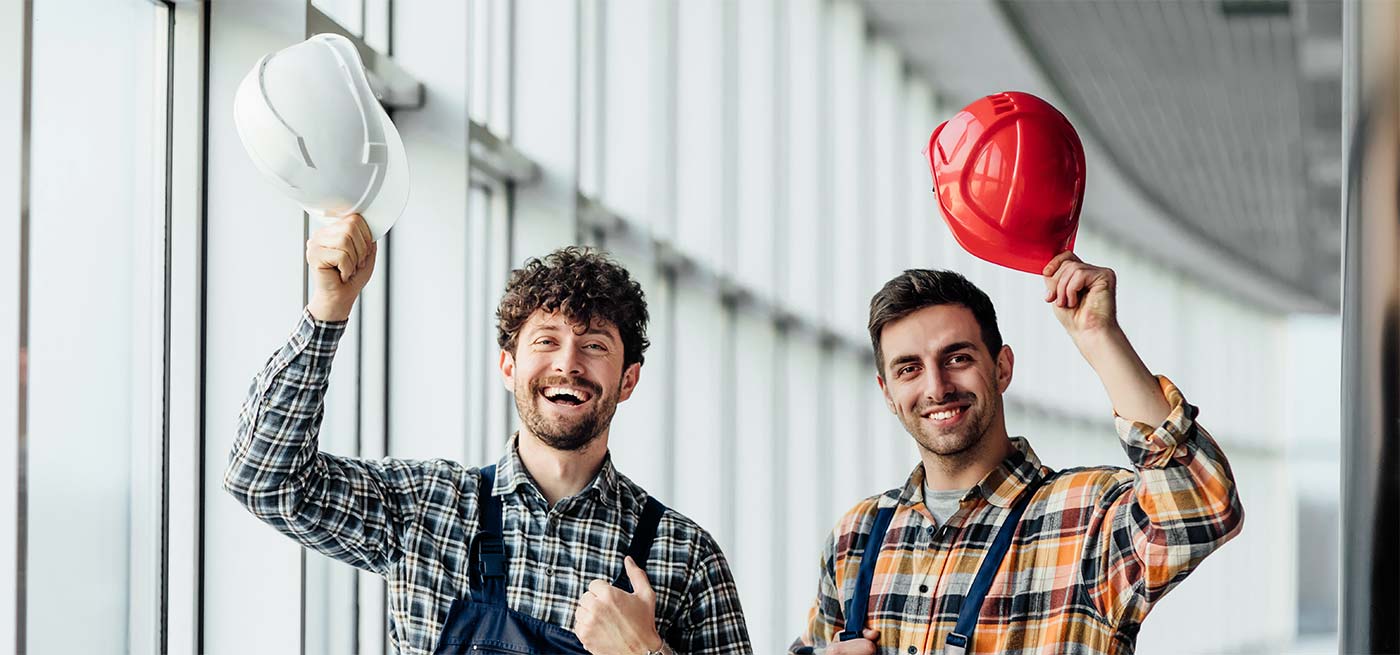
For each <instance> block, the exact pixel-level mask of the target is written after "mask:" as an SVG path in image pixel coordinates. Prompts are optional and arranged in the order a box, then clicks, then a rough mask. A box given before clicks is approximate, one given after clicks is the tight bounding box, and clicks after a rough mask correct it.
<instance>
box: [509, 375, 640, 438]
mask: <svg viewBox="0 0 1400 655" xmlns="http://www.w3.org/2000/svg"><path fill="white" fill-rule="evenodd" d="M556 385H557V386H574V387H579V388H581V389H585V390H587V391H588V392H589V393H591V394H593V398H592V400H590V401H589V402H591V403H593V409H592V411H589V412H587V413H585V414H583V415H581V416H575V417H564V416H553V417H551V416H547V415H546V414H545V409H544V404H545V403H549V400H548V399H546V398H545V397H544V396H543V395H542V394H541V393H540V389H543V388H545V387H549V386H556ZM524 386H525V388H524V389H522V388H520V387H521V385H520V384H517V385H516V389H515V410H516V411H517V412H519V414H520V422H521V423H524V424H525V429H527V430H529V431H530V433H531V434H533V435H535V436H536V437H538V438H539V440H540V441H543V442H544V444H545V445H546V446H549V447H550V448H553V449H555V450H566V451H578V450H583V449H584V448H586V447H588V445H589V444H591V443H593V441H594V440H595V439H597V438H598V436H599V435H601V434H603V432H604V431H606V430H607V429H608V425H609V424H610V423H611V422H612V417H613V412H616V411H617V396H618V393H619V392H620V390H621V388H622V381H621V380H618V389H616V390H614V391H613V393H612V394H604V393H603V388H602V386H600V385H598V384H595V383H593V382H591V381H589V380H584V379H582V378H569V377H562V376H556V377H546V378H539V379H536V380H532V381H530V382H529V383H527V384H525V385H524Z"/></svg>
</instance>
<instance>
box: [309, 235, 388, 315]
mask: <svg viewBox="0 0 1400 655" xmlns="http://www.w3.org/2000/svg"><path fill="white" fill-rule="evenodd" d="M378 252H379V246H378V244H376V243H375V242H374V240H373V239H372V238H371V237H370V232H369V226H368V225H366V224H365V219H364V218H362V217H360V215H359V214H351V215H349V216H346V217H344V218H341V219H338V220H336V221H335V222H334V223H331V224H328V225H325V226H323V227H321V228H320V229H318V230H316V231H315V232H313V233H311V238H310V239H307V241H306V263H307V265H309V266H310V267H311V288H312V295H311V303H310V305H308V306H307V309H309V310H310V311H311V315H312V316H314V317H315V318H316V319H317V320H322V321H343V320H345V319H347V318H349V317H350V308H351V307H353V306H354V305H355V298H357V297H359V295H360V291H361V290H363V289H364V288H365V284H366V283H367V282H369V277H370V274H372V273H373V272H374V261H375V256H376V254H377V253H378Z"/></svg>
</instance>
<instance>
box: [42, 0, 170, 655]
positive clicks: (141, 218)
mask: <svg viewBox="0 0 1400 655" xmlns="http://www.w3.org/2000/svg"><path fill="white" fill-rule="evenodd" d="M169 29H170V10H169V9H168V8H167V7H166V6H164V5H159V4H153V3H151V2H147V1H144V0H122V1H116V2H104V3H98V4H92V5H90V6H87V7H85V9H84V11H81V12H74V11H72V10H71V7H70V6H69V5H67V4H66V3H61V2H51V1H42V0H41V1H40V2H35V3H34V5H33V22H32V30H33V31H32V78H31V79H32V87H31V95H30V98H29V100H30V102H31V105H30V107H31V114H30V121H31V122H30V135H31V142H30V169H29V174H30V178H29V182H30V187H29V192H30V196H29V199H30V206H29V208H30V213H29V239H28V250H29V260H28V261H29V268H28V271H27V274H28V288H29V290H30V293H29V304H28V307H27V310H28V311H27V314H26V315H25V316H24V317H23V318H24V320H26V322H27V326H26V329H27V333H28V353H27V355H28V390H27V394H28V395H27V400H28V404H27V407H26V408H25V409H26V413H27V426H26V427H27V430H26V435H25V444H26V446H27V452H26V453H25V454H26V455H27V471H26V473H27V480H26V491H27V504H26V505H25V506H24V507H23V509H22V511H23V516H24V521H25V527H26V530H27V535H26V536H27V543H26V545H25V549H26V558H25V560H24V561H23V562H22V565H21V566H22V568H23V570H24V574H25V576H24V578H25V587H24V591H25V595H24V598H23V602H24V616H25V619H26V622H25V626H24V629H25V642H26V649H27V651H28V652H31V653H59V652H107V651H111V650H113V649H117V650H132V651H142V652H152V651H155V650H158V649H159V642H158V640H159V635H160V621H161V619H162V617H161V612H160V600H161V593H162V588H161V585H162V582H163V575H164V572H163V565H164V562H163V560H162V550H161V547H160V544H161V543H162V524H161V507H162V502H163V494H162V489H161V485H162V461H161V458H162V456H163V453H164V448H165V433H164V430H163V420H164V415H163V410H164V406H163V394H164V391H165V390H164V388H163V385H164V381H165V370H164V366H163V361H164V342H163V337H164V335H165V330H164V316H165V310H166V301H165V294H164V288H165V278H164V274H165V268H164V267H165V261H166V259H165V258H166V254H165V250H164V248H163V247H162V246H163V241H164V238H165V226H166V220H167V187H166V171H167V169H166V162H167V160H166V158H167V153H166V148H165V143H166V133H167V132H166V128H167V125H166V120H167V112H166V107H167V102H166V99H167V95H166V94H167V88H166V81H167V72H168V67H169V65H170V62H169V60H168V57H167V49H166V47H167V44H168V36H169ZM77 599H80V600H77ZM75 625H79V626H82V629H79V630H75V629H73V626H75Z"/></svg>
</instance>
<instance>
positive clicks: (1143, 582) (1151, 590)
mask: <svg viewBox="0 0 1400 655" xmlns="http://www.w3.org/2000/svg"><path fill="white" fill-rule="evenodd" d="M1158 382H1159V383H1160V384H1161V387H1162V392H1163V394H1164V395H1165V396H1166V398H1167V401H1168V403H1169V404H1170V405H1171V406H1172V409H1171V412H1170V414H1169V415H1168V416H1167V418H1166V420H1164V421H1163V422H1162V423H1161V424H1160V425H1148V424H1146V423H1137V422H1133V421H1129V420H1126V419H1123V418H1122V417H1115V424H1116V427H1117V429H1118V435H1119V439H1120V441H1121V442H1122V446H1123V450H1124V451H1125V452H1126V453H1127V454H1128V458H1129V459H1130V460H1132V463H1133V467H1134V469H1135V472H1136V475H1135V476H1134V477H1133V479H1132V480H1131V482H1125V483H1124V484H1122V485H1119V486H1118V487H1116V488H1114V489H1112V490H1110V493H1109V494H1107V495H1106V496H1105V497H1104V500H1103V503H1104V504H1105V507H1104V509H1105V510H1106V511H1105V512H1104V514H1103V516H1104V517H1105V524H1104V525H1102V526H1101V529H1102V528H1106V529H1107V530H1108V531H1109V534H1108V535H1105V537H1106V538H1098V539H1091V540H1090V542H1089V543H1092V544H1097V547H1096V550H1097V552H1093V553H1089V555H1090V560H1089V561H1090V562H1091V563H1092V564H1093V565H1094V566H1092V567H1089V570H1088V571H1087V573H1088V574H1089V575H1092V576H1096V579H1093V580H1091V581H1090V582H1091V584H1089V585H1088V588H1089V589H1090V594H1091V595H1092V596H1093V597H1094V598H1095V600H1096V602H1097V603H1098V604H1099V605H1100V607H1101V608H1102V609H1103V611H1104V613H1105V615H1106V616H1107V617H1108V618H1109V619H1110V620H1111V621H1113V622H1114V623H1115V624H1116V625H1118V626H1120V627H1128V628H1131V627H1132V626H1133V625H1134V624H1138V623H1141V621H1142V619H1143V618H1144V617H1145V616H1146V614H1147V612H1148V610H1150V609H1151V607H1152V605H1153V604H1155V603H1156V602H1157V601H1158V600H1160V599H1161V598H1162V596H1163V595H1164V594H1166V593H1167V592H1168V591H1170V590H1171V589H1172V588H1173V587H1175V586H1176V585H1177V584H1179V583H1180V582H1181V581H1182V580H1183V579H1185V577H1186V574H1188V573H1190V572H1191V571H1192V570H1194V569H1195V568H1196V567H1197V566H1198V565H1200V563H1201V562H1202V561H1203V560H1204V559H1205V558H1206V556H1207V555H1210V554H1211V553H1213V552H1215V550H1216V549H1218V548H1220V547H1221V546H1222V545H1224V544H1225V542H1227V541H1229V540H1230V539H1231V538H1233V537H1234V536H1235V535H1236V534H1238V533H1239V531H1240V529H1241V527H1242V525H1243V522H1244V509H1243V507H1242V506H1241V504H1240V498H1239V494H1238V491H1237V489H1236V487H1235V478H1234V474H1233V473H1232V472H1231V470H1230V464H1229V461H1228V460H1226V458H1225V454H1224V453H1223V452H1221V449H1220V445H1219V444H1217V443H1216V442H1215V439H1214V438H1212V437H1211V436H1210V434H1209V433H1207V432H1206V431H1205V429H1204V428H1202V427H1201V425H1200V424H1199V423H1197V422H1196V416H1197V414H1198V410H1197V409H1196V408H1195V407H1194V406H1192V405H1191V404H1189V403H1187V402H1186V400H1185V398H1184V397H1183V396H1182V394H1181V391H1180V390H1178V389H1177V388H1176V385H1174V384H1172V382H1171V381H1170V380H1168V379H1167V378H1165V377H1159V378H1158Z"/></svg>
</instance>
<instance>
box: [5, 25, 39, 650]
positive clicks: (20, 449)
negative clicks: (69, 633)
mask: <svg viewBox="0 0 1400 655" xmlns="http://www.w3.org/2000/svg"><path fill="white" fill-rule="evenodd" d="M10 10H12V11H14V10H15V9H14V5H13V4H12V5H10ZM17 13H19V14H21V21H22V22H21V24H22V26H21V28H20V30H21V32H22V35H23V36H22V37H21V44H20V58H21V60H22V62H23V63H22V68H21V73H20V94H19V95H20V99H19V100H20V112H19V115H20V124H19V146H20V147H19V184H18V196H19V198H18V200H19V203H18V207H17V209H18V211H19V221H18V228H19V230H18V231H19V234H18V237H19V242H18V248H17V250H18V264H19V266H18V275H17V277H18V280H17V282H18V284H17V287H18V288H17V290H16V297H15V300H16V304H17V305H18V306H17V307H16V310H17V311H16V312H15V314H14V316H15V317H16V318H17V319H18V320H17V325H16V326H15V329H16V333H17V337H18V338H17V341H18V343H17V344H16V346H17V352H16V362H17V364H18V366H17V368H18V370H17V371H13V372H12V373H14V374H15V375H16V377H17V381H16V387H15V388H16V394H15V398H14V401H15V419H16V420H15V432H16V434H15V437H16V438H15V450H14V451H13V452H14V455H15V505H14V511H15V542H14V545H15V561H14V562H13V564H12V565H13V566H14V572H15V578H14V580H15V586H14V606H15V624H14V637H15V643H14V646H15V653H17V655H24V654H25V653H26V652H27V648H28V643H27V642H28V634H27V623H28V613H27V607H26V596H27V585H28V569H27V566H26V560H27V559H28V547H27V542H28V538H29V534H28V533H29V530H28V527H29V520H28V495H29V493H28V492H29V490H28V474H29V470H28V466H29V457H28V452H27V450H28V448H27V447H28V430H29V413H28V408H29V393H28V383H29V379H28V366H27V352H28V349H29V241H30V239H29V182H30V159H31V145H32V142H31V140H30V127H31V122H32V112H31V105H32V100H33V73H34V6H33V3H32V2H24V3H22V5H21V7H20V8H19V9H18V10H17ZM7 565H9V563H7Z"/></svg>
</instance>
